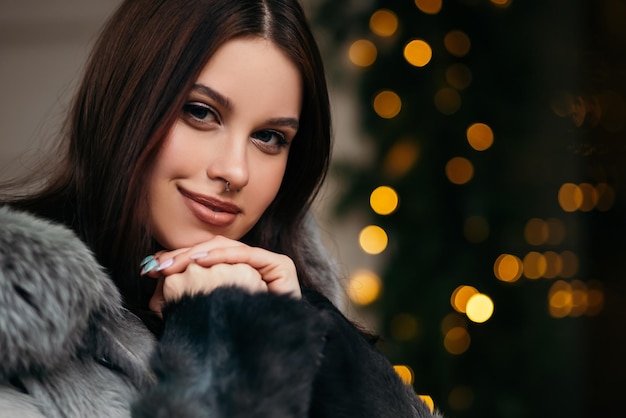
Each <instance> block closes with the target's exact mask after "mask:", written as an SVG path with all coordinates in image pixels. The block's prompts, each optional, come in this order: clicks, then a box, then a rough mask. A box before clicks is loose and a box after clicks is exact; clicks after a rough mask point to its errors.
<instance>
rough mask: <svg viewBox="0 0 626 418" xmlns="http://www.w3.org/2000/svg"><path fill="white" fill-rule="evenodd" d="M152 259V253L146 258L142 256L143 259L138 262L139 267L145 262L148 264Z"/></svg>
mask: <svg viewBox="0 0 626 418" xmlns="http://www.w3.org/2000/svg"><path fill="white" fill-rule="evenodd" d="M152 260H154V256H153V255H149V256H147V257H146V258H144V259H143V260H141V263H139V267H143V266H145V265H146V264H148V263H149V262H150V261H152Z"/></svg>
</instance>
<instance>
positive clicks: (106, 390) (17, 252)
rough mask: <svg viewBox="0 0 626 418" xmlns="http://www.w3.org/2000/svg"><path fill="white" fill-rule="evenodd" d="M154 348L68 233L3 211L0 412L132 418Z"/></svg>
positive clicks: (0, 225)
mask: <svg viewBox="0 0 626 418" xmlns="http://www.w3.org/2000/svg"><path fill="white" fill-rule="evenodd" d="M154 345H155V343H154V339H153V337H152V336H151V334H149V333H148V331H147V330H146V329H145V327H144V326H143V325H142V324H140V323H139V321H138V320H137V319H136V318H134V317H133V316H132V315H130V314H129V313H128V312H126V311H125V310H123V309H122V308H121V302H120V296H119V293H118V292H117V289H116V288H115V286H114V285H113V283H112V281H111V280H110V279H109V278H108V277H107V275H106V274H105V273H104V272H103V271H102V269H101V268H100V266H99V265H98V263H97V262H96V261H95V259H94V257H93V255H92V254H91V253H90V251H89V250H88V249H87V248H86V247H85V245H84V244H83V243H82V242H81V241H80V240H79V239H78V238H76V236H75V235H74V234H73V233H72V232H71V231H70V230H68V229H67V228H64V227H62V226H60V225H55V224H52V223H50V222H46V221H43V220H41V219H37V218H35V217H33V216H30V215H27V214H25V213H21V212H17V211H13V210H10V209H9V208H7V207H1V208H0V386H1V389H2V390H1V391H0V393H1V396H0V411H9V410H10V408H15V407H16V405H19V404H24V403H25V402H26V403H29V402H30V404H31V406H34V407H36V408H38V409H39V410H41V411H42V412H44V413H45V415H46V416H49V417H56V416H77V417H79V416H81V417H82V416H108V417H112V416H128V415H129V413H128V405H129V403H130V400H131V398H132V396H133V394H134V393H135V392H136V391H137V389H139V388H143V387H146V386H148V385H149V384H151V383H152V382H153V379H154V378H153V374H152V372H151V370H150V368H149V357H150V355H151V353H152V351H153V347H154ZM11 395H15V396H11ZM17 395H19V396H17ZM27 395H29V396H27ZM12 400H13V401H12ZM31 409H32V408H31ZM1 414H3V412H0V415H1ZM25 416H28V415H25Z"/></svg>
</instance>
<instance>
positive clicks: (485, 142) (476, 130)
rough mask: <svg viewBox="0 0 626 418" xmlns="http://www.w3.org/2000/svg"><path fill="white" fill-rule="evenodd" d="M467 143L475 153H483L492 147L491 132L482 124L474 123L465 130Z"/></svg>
mask: <svg viewBox="0 0 626 418" xmlns="http://www.w3.org/2000/svg"><path fill="white" fill-rule="evenodd" d="M467 142H469V144H470V146H471V147H472V148H474V149H475V150H476V151H485V150H486V149H489V148H490V147H491V145H493V131H492V130H491V128H490V127H489V126H488V125H486V124H484V123H474V124H473V125H471V126H470V127H469V128H467Z"/></svg>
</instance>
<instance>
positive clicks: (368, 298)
mask: <svg viewBox="0 0 626 418" xmlns="http://www.w3.org/2000/svg"><path fill="white" fill-rule="evenodd" d="M381 291H382V282H381V280H380V277H378V275H377V274H376V273H374V272H373V271H370V270H358V271H355V272H354V274H353V275H352V276H351V277H350V280H349V281H348V286H347V293H348V297H349V298H350V300H351V301H352V302H353V303H355V304H357V305H361V306H365V305H369V304H371V303H372V302H374V301H375V300H377V299H378V298H379V297H380V293H381Z"/></svg>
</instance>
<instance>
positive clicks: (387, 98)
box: [374, 90, 402, 119]
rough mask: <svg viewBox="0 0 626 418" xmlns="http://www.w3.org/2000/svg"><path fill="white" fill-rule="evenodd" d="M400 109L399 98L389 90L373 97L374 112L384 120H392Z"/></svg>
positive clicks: (400, 102)
mask: <svg viewBox="0 0 626 418" xmlns="http://www.w3.org/2000/svg"><path fill="white" fill-rule="evenodd" d="M401 109H402V100H400V96H398V95H397V94H396V93H394V92H393V91H391V90H383V91H381V92H380V93H378V94H377V95H376V97H374V111H375V112H376V114H378V116H380V117H381V118H384V119H391V118H394V117H396V116H397V115H398V113H400V110H401Z"/></svg>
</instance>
